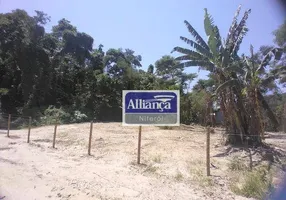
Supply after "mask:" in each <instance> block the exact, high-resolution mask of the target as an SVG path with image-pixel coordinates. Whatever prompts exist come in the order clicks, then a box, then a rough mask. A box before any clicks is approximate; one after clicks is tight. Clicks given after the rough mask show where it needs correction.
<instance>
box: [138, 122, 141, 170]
mask: <svg viewBox="0 0 286 200" xmlns="http://www.w3.org/2000/svg"><path fill="white" fill-rule="evenodd" d="M141 131H142V126H139V134H138V154H137V164H140V154H141Z"/></svg>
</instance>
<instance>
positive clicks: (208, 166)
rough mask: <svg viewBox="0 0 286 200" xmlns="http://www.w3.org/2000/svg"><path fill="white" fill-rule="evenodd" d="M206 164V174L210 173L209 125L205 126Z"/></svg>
mask: <svg viewBox="0 0 286 200" xmlns="http://www.w3.org/2000/svg"><path fill="white" fill-rule="evenodd" d="M206 158H207V160H206V164H207V166H206V167H207V176H210V175H211V172H210V127H209V126H208V127H207V148H206Z"/></svg>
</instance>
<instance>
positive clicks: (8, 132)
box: [7, 114, 11, 137]
mask: <svg viewBox="0 0 286 200" xmlns="http://www.w3.org/2000/svg"><path fill="white" fill-rule="evenodd" d="M10 124H11V114H9V116H8V127H7V137H10V135H9V134H10Z"/></svg>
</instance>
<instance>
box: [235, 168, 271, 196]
mask: <svg viewBox="0 0 286 200" xmlns="http://www.w3.org/2000/svg"><path fill="white" fill-rule="evenodd" d="M267 172H268V171H267V170H266V169H258V170H255V171H251V172H247V173H245V174H244V176H243V177H242V181H235V184H234V185H232V187H231V189H232V191H233V192H234V193H236V194H238V195H242V196H245V197H248V198H257V199H263V198H264V197H265V196H266V195H267V193H268V192H269V189H270V188H273V187H272V176H271V175H270V174H269V173H267Z"/></svg>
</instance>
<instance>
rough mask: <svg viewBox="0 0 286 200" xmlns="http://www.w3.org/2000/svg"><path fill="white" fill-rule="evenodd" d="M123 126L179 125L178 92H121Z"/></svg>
mask: <svg viewBox="0 0 286 200" xmlns="http://www.w3.org/2000/svg"><path fill="white" fill-rule="evenodd" d="M122 98H123V99H122V115H123V125H134V126H138V125H156V126H179V125H180V112H179V110H180V99H179V98H180V92H179V90H123V96H122Z"/></svg>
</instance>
